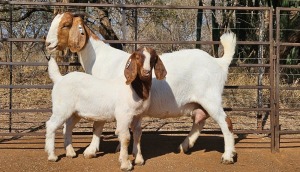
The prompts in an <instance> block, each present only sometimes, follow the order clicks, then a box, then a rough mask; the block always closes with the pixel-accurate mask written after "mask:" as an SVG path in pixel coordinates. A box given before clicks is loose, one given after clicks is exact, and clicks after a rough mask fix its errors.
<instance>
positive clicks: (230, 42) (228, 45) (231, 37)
mask: <svg viewBox="0 0 300 172" xmlns="http://www.w3.org/2000/svg"><path fill="white" fill-rule="evenodd" d="M220 40H221V44H222V45H223V47H224V55H223V57H222V61H224V62H225V63H226V65H227V67H228V66H229V65H230V63H231V61H232V58H233V55H234V53H235V46H236V36H235V34H234V33H233V32H225V33H224V34H223V35H222V36H221V38H220ZM224 67H225V66H224Z"/></svg>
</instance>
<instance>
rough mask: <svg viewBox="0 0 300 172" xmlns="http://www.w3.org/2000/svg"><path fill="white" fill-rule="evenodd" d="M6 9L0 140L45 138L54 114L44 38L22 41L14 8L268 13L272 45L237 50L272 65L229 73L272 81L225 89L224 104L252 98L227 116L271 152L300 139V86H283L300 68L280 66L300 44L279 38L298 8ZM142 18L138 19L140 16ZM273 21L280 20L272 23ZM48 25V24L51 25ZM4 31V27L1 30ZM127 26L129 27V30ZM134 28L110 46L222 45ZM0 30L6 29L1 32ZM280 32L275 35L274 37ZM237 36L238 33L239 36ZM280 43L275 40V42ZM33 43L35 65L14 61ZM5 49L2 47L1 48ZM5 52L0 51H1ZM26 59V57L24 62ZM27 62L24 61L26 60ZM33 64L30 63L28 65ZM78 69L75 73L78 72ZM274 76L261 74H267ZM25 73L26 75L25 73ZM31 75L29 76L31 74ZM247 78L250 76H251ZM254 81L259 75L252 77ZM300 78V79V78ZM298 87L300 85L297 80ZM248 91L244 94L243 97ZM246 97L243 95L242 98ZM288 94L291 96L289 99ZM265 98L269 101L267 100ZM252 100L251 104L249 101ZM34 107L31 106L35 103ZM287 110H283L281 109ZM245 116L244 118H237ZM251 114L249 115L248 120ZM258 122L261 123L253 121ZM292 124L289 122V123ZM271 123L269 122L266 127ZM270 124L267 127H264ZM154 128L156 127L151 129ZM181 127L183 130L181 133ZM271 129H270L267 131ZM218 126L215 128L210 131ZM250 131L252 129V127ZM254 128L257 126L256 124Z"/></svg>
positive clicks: (160, 123) (186, 125) (163, 126)
mask: <svg viewBox="0 0 300 172" xmlns="http://www.w3.org/2000/svg"><path fill="white" fill-rule="evenodd" d="M0 4H1V5H3V6H4V7H5V8H7V9H10V10H8V14H9V15H8V16H6V17H7V18H5V20H2V21H4V22H2V23H0V24H6V25H9V26H10V27H9V28H10V30H6V31H5V32H7V35H6V36H3V34H2V35H1V44H2V46H3V47H4V45H6V47H7V48H8V49H6V51H5V52H4V51H3V48H2V50H1V51H2V53H0V60H1V61H0V72H1V73H0V74H1V77H2V78H1V82H0V91H1V92H0V94H1V95H0V103H1V104H0V135H1V136H22V135H44V134H45V133H44V127H45V125H44V124H45V121H46V120H47V119H48V117H49V116H50V114H51V100H50V99H51V98H50V91H51V88H52V83H51V81H50V80H49V78H48V75H47V72H46V70H47V62H46V59H45V58H43V57H44V50H43V44H44V40H43V39H42V38H30V37H29V38H17V37H15V36H14V35H13V34H12V33H13V28H14V22H13V16H14V13H15V11H13V10H12V9H13V7H14V6H26V7H27V8H40V7H41V6H49V7H61V6H64V7H65V6H68V7H78V6H80V7H105V8H117V9H125V10H129V9H134V10H138V9H147V8H151V9H158V10H239V11H244V12H245V11H253V10H256V11H264V12H265V14H267V13H268V14H271V15H269V16H268V17H267V18H268V20H269V22H268V25H267V26H266V27H267V28H268V29H267V30H268V33H269V34H268V38H267V41H261V40H258V41H238V42H237V43H238V46H250V45H259V46H261V47H267V48H264V49H265V51H267V52H268V58H266V59H267V60H262V61H260V60H258V61H257V62H256V63H238V60H239V59H237V58H236V59H235V63H233V64H232V65H231V68H230V69H232V71H230V73H229V76H228V77H229V80H230V78H233V77H234V75H238V72H237V71H239V69H241V68H246V69H247V70H249V71H251V70H257V71H258V73H256V74H255V77H257V78H258V80H260V79H259V78H260V77H261V79H262V78H267V79H266V80H267V81H266V82H265V83H262V82H260V81H258V82H257V83H256V84H245V85H232V84H230V81H229V83H228V84H227V85H226V86H225V91H224V99H226V98H227V96H228V97H232V98H234V97H235V95H239V96H240V95H241V94H243V93H247V95H246V96H241V97H238V99H241V100H242V101H243V102H245V103H244V104H239V105H238V106H235V104H234V103H232V106H231V105H230V100H231V99H229V101H228V102H225V105H224V108H225V110H226V111H227V114H229V115H230V116H231V117H232V118H233V121H234V123H235V125H239V124H240V123H243V125H241V126H240V127H239V128H236V129H235V130H234V132H235V133H236V134H249V133H256V134H267V135H270V136H271V145H270V148H271V151H272V152H276V151H279V148H280V136H281V135H283V134H300V128H299V127H298V128H297V127H296V128H290V125H298V124H299V122H300V115H299V111H300V106H299V100H300V98H299V97H297V95H300V94H299V90H300V86H299V82H295V83H293V84H284V85H282V82H281V81H282V76H283V74H284V73H282V71H283V70H282V69H285V68H292V69H299V68H300V66H299V64H298V65H297V64H294V65H283V64H282V63H280V60H281V58H282V57H280V48H281V47H283V46H300V43H289V42H281V41H280V33H281V31H282V29H281V28H280V24H278V23H280V17H281V13H282V12H284V11H291V10H292V11H300V10H299V9H296V8H276V13H275V15H272V14H273V9H272V8H270V7H216V6H215V7H211V6H168V5H164V6H160V5H126V4H83V3H49V2H17V1H1V2H0ZM135 14H137V13H135ZM273 17H276V20H275V21H273V20H274V19H273ZM274 23H276V24H277V25H276V28H273V24H274ZM48 24H49V23H48ZM0 26H1V25H0ZM124 26H126V24H124ZM137 27H138V25H137V23H136V25H135V32H134V33H135V36H134V39H133V40H125V39H123V40H118V41H116V40H105V42H106V43H125V44H126V45H131V46H134V47H135V48H136V47H137V45H143V44H147V45H153V46H154V45H155V46H157V45H172V47H173V45H194V44H202V45H216V44H219V42H218V41H193V40H192V41H182V40H177V41H174V40H173V41H165V40H159V41H142V40H138V39H137V35H138V33H137V29H136V28H137ZM0 29H1V27H0ZM274 29H275V31H274ZM236 31H238V30H236ZM274 37H275V39H274ZM28 42H35V43H37V44H36V46H40V51H39V52H36V53H37V55H38V56H40V57H41V58H40V59H34V60H30V57H26V60H23V61H22V60H15V59H17V58H16V57H17V56H19V55H16V53H14V50H15V49H16V45H18V44H22V43H28ZM0 46H1V45H0ZM0 49H1V47H0ZM22 54H23V53H21V56H22ZM24 58H25V57H24ZM28 59H29V60H28ZM60 65H62V66H68V67H69V68H68V70H69V71H72V70H78V66H80V65H79V63H77V62H74V61H71V62H61V63H60ZM74 66H75V67H74ZM266 70H267V71H269V72H265V73H262V71H266ZM20 71H21V72H20ZM28 73H30V75H29V74H28ZM247 76H248V75H247ZM253 76H254V75H253ZM296 77H298V76H296ZM299 78H300V77H299ZM297 81H298V80H297ZM244 90H245V91H244ZM238 92H241V93H238ZM286 92H289V93H288V94H287V93H286ZM248 94H249V95H250V94H257V95H256V97H257V98H259V97H260V98H259V99H260V100H258V101H256V100H255V101H254V102H256V103H253V100H245V99H248V98H247V96H248ZM286 95H291V96H292V97H293V100H292V101H291V102H293V106H290V105H286V103H285V102H284V103H282V100H284V98H283V97H282V96H286ZM264 97H266V98H265V100H263V99H264ZM249 99H251V98H249ZM31 101H32V102H33V103H30V102H31ZM248 101H249V104H247V102H248ZM283 104H284V106H282V105H283ZM285 105H286V106H285ZM237 114H242V115H237ZM248 114H250V115H248ZM286 115H287V116H289V115H292V116H293V119H295V121H296V123H295V124H293V123H292V124H284V125H286V126H285V127H282V125H283V122H282V121H281V120H280V117H283V118H284V117H285V116H286ZM253 116H256V117H257V118H255V119H252V118H253ZM248 119H251V120H256V121H257V122H256V124H254V125H256V126H254V127H252V128H251V127H248V128H247V125H248V124H247V123H246V122H247V120H248ZM289 120H290V119H289ZM267 121H269V122H267ZM265 123H268V124H267V125H265ZM150 124H151V125H152V124H155V125H154V126H152V127H149V126H150ZM177 125H180V127H178V128H176V126H177ZM263 125H265V126H266V128H264V127H263ZM190 126H191V121H188V122H187V119H185V118H184V119H182V118H181V119H170V120H157V119H146V120H145V124H144V130H146V131H148V132H158V133H162V132H170V133H187V132H188V131H189V129H190ZM209 126H213V124H211V125H209ZM249 126H250V125H249ZM251 126H252V124H251ZM80 128H83V129H82V130H80V131H78V133H79V134H85V133H90V131H91V125H90V123H89V122H83V123H81V124H80ZM113 128H114V126H113V125H109V126H108V127H107V129H106V132H111V131H113ZM203 132H207V133H220V130H219V129H218V127H217V126H213V127H211V128H209V127H207V128H205V129H204V131H203Z"/></svg>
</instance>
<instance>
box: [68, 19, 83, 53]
mask: <svg viewBox="0 0 300 172" xmlns="http://www.w3.org/2000/svg"><path fill="white" fill-rule="evenodd" d="M86 40H87V33H86V30H85V27H84V23H83V21H82V19H81V18H80V17H74V18H73V25H72V27H71V29H70V31H69V40H68V47H69V48H70V50H71V52H73V53H75V52H78V51H80V50H81V49H82V48H83V47H84V45H85V43H86Z"/></svg>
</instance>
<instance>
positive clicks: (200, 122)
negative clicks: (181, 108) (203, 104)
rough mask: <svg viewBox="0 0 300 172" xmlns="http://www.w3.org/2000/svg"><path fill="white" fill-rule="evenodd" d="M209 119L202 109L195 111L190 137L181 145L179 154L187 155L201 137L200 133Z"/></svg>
mask: <svg viewBox="0 0 300 172" xmlns="http://www.w3.org/2000/svg"><path fill="white" fill-rule="evenodd" d="M208 117H209V115H208V114H207V112H206V111H205V110H202V109H195V110H194V111H193V126H192V130H191V131H190V132H189V135H188V136H187V137H186V138H185V139H184V141H183V142H182V143H181V144H180V145H179V148H178V149H179V152H181V153H186V152H187V151H188V150H189V148H192V147H193V146H194V144H195V142H196V140H197V139H198V137H199V136H200V132H201V130H202V129H203V127H204V125H205V120H206V119H207V118H208Z"/></svg>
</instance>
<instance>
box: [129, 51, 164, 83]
mask: <svg viewBox="0 0 300 172" xmlns="http://www.w3.org/2000/svg"><path fill="white" fill-rule="evenodd" d="M153 68H154V73H155V76H156V78H157V79H159V80H162V79H164V78H165V76H166V75H167V71H166V69H165V66H164V64H163V63H162V61H161V59H160V58H159V56H158V55H157V53H156V51H155V50H154V49H152V48H139V49H138V50H137V51H135V52H134V53H132V55H131V56H130V57H129V59H128V60H127V63H126V66H125V70H124V75H125V77H126V84H130V83H131V82H132V81H134V80H135V78H136V77H139V78H140V79H141V80H142V81H147V80H150V81H151V80H152V69H153Z"/></svg>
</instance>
